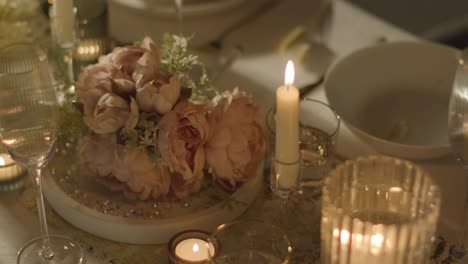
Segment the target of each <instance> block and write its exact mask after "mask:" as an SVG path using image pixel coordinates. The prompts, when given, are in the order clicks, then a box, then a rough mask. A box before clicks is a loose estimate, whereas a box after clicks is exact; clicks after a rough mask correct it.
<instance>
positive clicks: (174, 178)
mask: <svg viewBox="0 0 468 264" xmlns="http://www.w3.org/2000/svg"><path fill="white" fill-rule="evenodd" d="M195 68H197V69H202V70H201V72H202V74H201V77H200V78H199V80H197V81H194V79H193V78H192V77H191V73H192V72H193V71H194V69H195ZM76 86H77V90H76V95H77V102H78V103H77V105H78V107H77V108H78V109H80V112H81V117H82V120H83V121H84V123H85V124H86V127H87V132H86V133H85V135H84V136H83V137H81V139H80V142H79V150H78V151H79V158H80V162H81V164H82V165H83V167H84V168H86V170H87V171H88V172H89V173H90V174H91V175H93V176H94V177H95V178H96V180H97V181H99V182H100V183H102V184H104V185H105V186H107V187H108V188H110V189H112V190H116V191H121V192H123V193H124V194H125V196H126V197H128V198H131V199H140V200H147V199H159V198H162V197H167V196H170V195H174V196H175V197H177V198H184V197H187V196H189V195H190V194H192V193H196V192H198V191H199V190H200V187H201V186H202V183H203V181H204V180H215V181H217V182H219V183H221V184H222V185H223V186H224V187H227V188H229V189H230V190H235V189H236V188H238V187H239V186H241V185H242V184H243V183H244V182H246V181H247V180H248V179H249V178H250V177H253V176H254V175H255V173H256V170H257V167H258V166H259V164H260V163H261V160H262V158H263V157H262V153H263V151H264V148H265V139H264V128H263V122H262V119H261V118H260V113H259V109H258V107H257V106H256V104H255V102H254V101H253V100H252V98H250V97H249V96H248V95H246V94H245V93H244V92H241V91H239V90H238V89H237V88H235V89H233V90H232V91H225V92H218V91H217V90H216V89H215V88H214V87H213V85H212V84H211V83H210V81H209V79H208V77H207V74H206V73H205V70H204V67H203V65H202V64H201V63H200V62H199V60H198V57H197V56H194V55H190V54H188V53H187V39H185V38H183V37H180V36H176V35H165V36H164V38H163V44H162V47H161V49H158V48H157V47H156V46H155V44H154V42H153V40H151V39H150V38H148V37H146V38H145V39H143V41H142V42H141V43H139V44H135V45H133V46H125V47H117V48H115V49H114V50H113V51H112V53H110V54H108V55H104V56H102V57H100V58H99V62H98V63H97V64H94V65H90V66H87V67H85V68H84V69H83V70H82V72H81V73H80V75H79V77H78V81H77V85H76ZM65 122H67V121H65ZM68 122H70V120H68Z"/></svg>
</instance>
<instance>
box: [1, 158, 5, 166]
mask: <svg viewBox="0 0 468 264" xmlns="http://www.w3.org/2000/svg"><path fill="white" fill-rule="evenodd" d="M4 165H5V160H4V159H3V158H2V157H0V166H4Z"/></svg>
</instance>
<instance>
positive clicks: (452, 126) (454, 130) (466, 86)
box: [448, 48, 468, 252]
mask: <svg viewBox="0 0 468 264" xmlns="http://www.w3.org/2000/svg"><path fill="white" fill-rule="evenodd" d="M448 130H449V137H450V144H451V146H452V151H453V153H454V155H455V157H456V159H457V161H458V162H459V163H460V164H461V165H462V166H463V167H464V168H465V169H467V170H468V48H465V49H464V50H463V51H462V53H461V55H460V57H459V65H458V68H457V72H456V75H455V80H454V84H453V90H452V95H451V98H450V103H449V116H448ZM465 189H466V190H468V181H466V188H465ZM467 232H468V196H467V197H466V200H465V207H464V212H463V232H462V233H461V234H460V235H461V237H460V238H459V239H458V240H459V242H460V244H461V246H462V247H463V248H464V250H465V252H466V249H467V247H468V234H467Z"/></svg>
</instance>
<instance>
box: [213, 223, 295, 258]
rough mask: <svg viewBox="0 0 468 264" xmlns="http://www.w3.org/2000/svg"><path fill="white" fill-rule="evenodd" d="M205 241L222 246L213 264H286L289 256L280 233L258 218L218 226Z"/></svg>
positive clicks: (285, 241)
mask: <svg viewBox="0 0 468 264" xmlns="http://www.w3.org/2000/svg"><path fill="white" fill-rule="evenodd" d="M208 241H210V242H211V243H213V244H218V245H221V246H220V247H219V250H218V251H217V252H216V254H215V255H211V254H210V262H209V263H212V264H215V263H216V264H238V263H244V264H250V263H251V264H254V263H255V264H287V263H289V261H290V257H291V253H292V247H291V243H290V242H289V240H288V238H287V236H286V234H285V233H284V232H283V230H281V229H280V228H278V227H276V226H275V225H272V224H270V223H267V222H264V221H262V220H258V219H250V220H245V221H237V222H233V223H229V224H223V225H220V226H219V227H218V228H217V229H216V231H214V232H213V233H212V234H211V236H210V237H209V238H208Z"/></svg>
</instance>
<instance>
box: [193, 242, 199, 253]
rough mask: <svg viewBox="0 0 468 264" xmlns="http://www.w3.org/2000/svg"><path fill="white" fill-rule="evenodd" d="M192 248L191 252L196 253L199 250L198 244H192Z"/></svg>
mask: <svg viewBox="0 0 468 264" xmlns="http://www.w3.org/2000/svg"><path fill="white" fill-rule="evenodd" d="M192 250H193V252H195V253H198V251H200V247H198V244H194V245H193V248H192Z"/></svg>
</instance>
